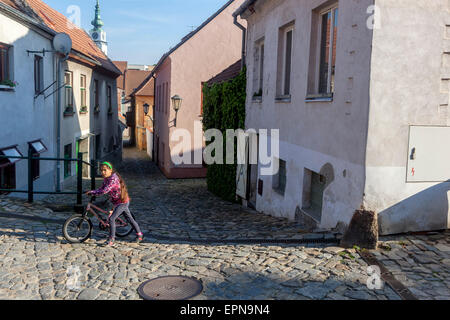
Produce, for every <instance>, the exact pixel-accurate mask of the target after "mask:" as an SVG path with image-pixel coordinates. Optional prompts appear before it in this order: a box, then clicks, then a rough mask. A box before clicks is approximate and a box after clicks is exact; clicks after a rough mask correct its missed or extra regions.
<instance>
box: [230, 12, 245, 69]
mask: <svg viewBox="0 0 450 320" xmlns="http://www.w3.org/2000/svg"><path fill="white" fill-rule="evenodd" d="M237 17H238V14H236V13H233V19H234V20H233V23H234V24H235V25H236V26H237V27H238V28H239V29H241V30H242V54H241V70H242V69H244V66H245V56H246V51H247V50H246V45H247V28H245V27H244V26H243V25H242V24H240V23H239V22H238V21H237Z"/></svg>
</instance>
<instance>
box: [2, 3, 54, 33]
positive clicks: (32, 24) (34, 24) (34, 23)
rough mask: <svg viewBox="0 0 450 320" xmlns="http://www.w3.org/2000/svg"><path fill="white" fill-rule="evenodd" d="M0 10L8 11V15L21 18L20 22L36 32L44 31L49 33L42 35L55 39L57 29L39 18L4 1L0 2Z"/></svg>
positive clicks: (17, 18)
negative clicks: (32, 16) (48, 25)
mask: <svg viewBox="0 0 450 320" xmlns="http://www.w3.org/2000/svg"><path fill="white" fill-rule="evenodd" d="M0 11H3V12H4V13H6V14H7V15H8V16H10V17H11V18H13V19H16V20H21V21H19V23H22V24H24V25H25V26H27V27H29V28H30V29H33V30H34V31H36V32H39V31H38V30H40V31H43V32H44V33H46V34H47V35H44V34H41V35H42V36H44V37H46V38H48V39H50V40H51V39H53V36H55V35H56V34H57V32H56V31H54V30H53V29H51V28H49V27H47V26H46V25H44V24H43V23H41V22H40V21H39V20H36V19H34V18H31V17H30V16H28V15H27V14H25V13H23V12H21V11H18V10H17V9H15V8H12V7H10V6H8V5H6V4H4V3H2V2H0ZM35 28H37V29H38V30H36V29H35ZM49 36H50V37H49Z"/></svg>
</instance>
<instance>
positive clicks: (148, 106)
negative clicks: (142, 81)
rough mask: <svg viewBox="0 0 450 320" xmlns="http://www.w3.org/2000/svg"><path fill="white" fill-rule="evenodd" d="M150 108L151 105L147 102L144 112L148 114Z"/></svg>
mask: <svg viewBox="0 0 450 320" xmlns="http://www.w3.org/2000/svg"><path fill="white" fill-rule="evenodd" d="M149 109H150V105H149V104H148V103H145V104H144V113H145V115H146V116H148V111H149Z"/></svg>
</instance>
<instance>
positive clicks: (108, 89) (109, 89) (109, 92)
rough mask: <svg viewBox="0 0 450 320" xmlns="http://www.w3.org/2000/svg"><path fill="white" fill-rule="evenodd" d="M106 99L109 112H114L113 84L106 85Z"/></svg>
mask: <svg viewBox="0 0 450 320" xmlns="http://www.w3.org/2000/svg"><path fill="white" fill-rule="evenodd" d="M106 99H107V101H108V113H112V86H111V85H108V86H106Z"/></svg>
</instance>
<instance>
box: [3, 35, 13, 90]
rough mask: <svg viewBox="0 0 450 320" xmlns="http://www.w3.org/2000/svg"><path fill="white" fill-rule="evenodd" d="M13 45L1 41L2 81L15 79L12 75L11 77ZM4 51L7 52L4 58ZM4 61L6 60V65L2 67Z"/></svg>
mask: <svg viewBox="0 0 450 320" xmlns="http://www.w3.org/2000/svg"><path fill="white" fill-rule="evenodd" d="M12 47H13V46H11V45H8V44H6V43H2V42H0V82H2V81H7V80H10V81H13V79H12V77H11V69H12V66H11V57H10V56H11V54H10V51H11V48H12ZM2 51H3V52H4V53H5V54H4V58H3V53H2ZM2 61H4V62H5V67H2Z"/></svg>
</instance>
